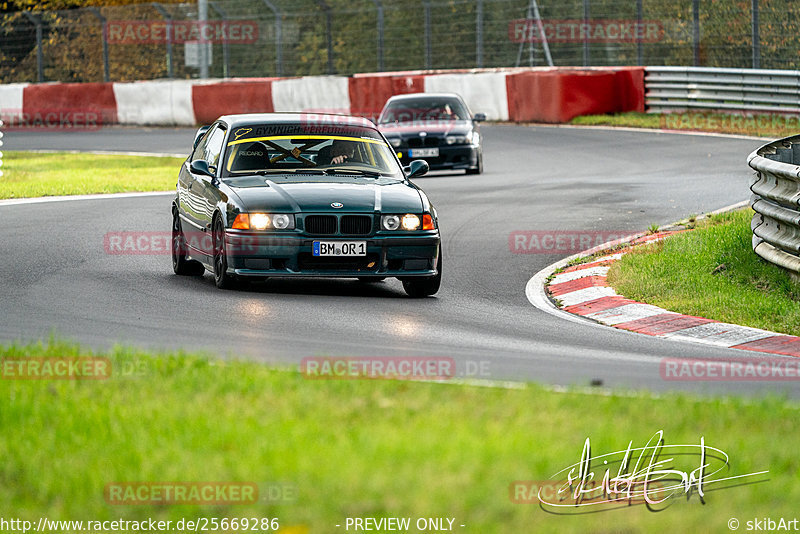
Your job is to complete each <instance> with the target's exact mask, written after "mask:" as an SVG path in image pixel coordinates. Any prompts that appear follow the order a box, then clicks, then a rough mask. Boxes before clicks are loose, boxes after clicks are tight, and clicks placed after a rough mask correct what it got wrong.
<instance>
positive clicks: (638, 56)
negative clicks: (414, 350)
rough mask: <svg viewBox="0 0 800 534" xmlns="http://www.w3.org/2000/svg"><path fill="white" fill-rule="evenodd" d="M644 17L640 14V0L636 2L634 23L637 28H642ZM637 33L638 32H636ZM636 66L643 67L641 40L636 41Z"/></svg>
mask: <svg viewBox="0 0 800 534" xmlns="http://www.w3.org/2000/svg"><path fill="white" fill-rule="evenodd" d="M643 19H644V15H643V14H642V0H636V22H637V23H638V27H637V28H641V27H642V23H643V21H644V20H643ZM637 33H638V31H637ZM636 64H637V65H639V66H640V67H641V66H642V65H644V46H643V44H642V40H641V39H636Z"/></svg>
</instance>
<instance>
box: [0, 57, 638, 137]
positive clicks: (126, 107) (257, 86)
mask: <svg viewBox="0 0 800 534" xmlns="http://www.w3.org/2000/svg"><path fill="white" fill-rule="evenodd" d="M643 80H644V69H643V68H642V67H631V68H617V67H609V68H592V69H574V68H554V69H553V68H532V69H485V70H470V71H465V70H458V71H412V72H396V73H380V74H360V75H357V76H353V77H343V76H316V77H304V78H288V79H276V78H254V79H228V80H202V81H200V80H157V81H147V82H132V83H95V84H39V85H29V86H24V85H6V86H0V113H9V112H10V113H21V112H24V113H28V114H31V113H36V112H41V111H48V112H53V111H59V110H65V111H67V110H70V111H75V110H76V109H80V108H84V107H87V106H95V107H99V108H100V111H102V114H103V124H110V123H113V122H118V123H119V124H131V125H159V126H194V125H195V124H198V123H208V122H210V121H212V120H213V119H215V118H216V117H218V116H220V115H224V114H232V113H247V112H268V111H293V112H314V113H324V112H328V113H342V114H354V115H360V116H364V117H369V118H372V119H374V118H375V117H377V115H378V113H379V112H380V109H381V108H382V107H383V104H384V103H385V102H386V100H387V99H388V98H389V97H390V96H392V95H396V94H403V93H412V92H456V93H459V94H461V95H462V96H463V97H464V99H465V100H466V101H467V103H468V104H469V105H470V107H471V108H472V111H473V112H475V113H484V114H485V115H486V116H487V118H488V119H489V120H500V121H506V120H510V121H514V122H522V121H542V122H566V121H569V120H570V119H572V118H573V117H575V116H577V115H581V114H586V113H611V112H620V111H643V109H644V85H643V83H644V82H643Z"/></svg>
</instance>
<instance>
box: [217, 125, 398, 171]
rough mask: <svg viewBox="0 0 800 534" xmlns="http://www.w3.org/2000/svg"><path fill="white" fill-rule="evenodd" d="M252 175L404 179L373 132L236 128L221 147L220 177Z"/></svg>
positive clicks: (330, 128) (292, 127)
mask: <svg viewBox="0 0 800 534" xmlns="http://www.w3.org/2000/svg"><path fill="white" fill-rule="evenodd" d="M255 173H259V174H265V175H267V174H273V173H274V174H303V175H311V176H314V175H318V176H320V177H323V176H326V177H330V176H337V175H343V176H354V177H360V176H366V177H371V178H378V177H391V178H396V179H402V177H403V174H402V169H401V168H400V165H399V164H398V163H397V160H396V159H395V156H394V154H393V153H392V151H391V149H390V148H389V146H388V145H387V144H386V143H385V142H384V140H383V138H381V136H380V134H379V133H378V132H377V131H375V130H374V129H372V128H366V127H361V126H353V125H343V126H336V125H324V126H322V127H320V126H319V125H311V124H308V125H306V124H263V125H252V126H247V127H242V128H235V129H234V130H233V132H231V136H230V139H229V141H228V145H227V147H226V153H225V168H224V172H223V177H234V176H242V175H246V174H255Z"/></svg>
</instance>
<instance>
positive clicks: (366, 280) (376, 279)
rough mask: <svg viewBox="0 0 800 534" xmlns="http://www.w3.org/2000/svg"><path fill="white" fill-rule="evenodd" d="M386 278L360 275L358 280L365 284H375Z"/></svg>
mask: <svg viewBox="0 0 800 534" xmlns="http://www.w3.org/2000/svg"><path fill="white" fill-rule="evenodd" d="M384 280H386V277H385V276H359V277H358V281H359V282H363V283H364V284H374V283H377V282H383V281H384Z"/></svg>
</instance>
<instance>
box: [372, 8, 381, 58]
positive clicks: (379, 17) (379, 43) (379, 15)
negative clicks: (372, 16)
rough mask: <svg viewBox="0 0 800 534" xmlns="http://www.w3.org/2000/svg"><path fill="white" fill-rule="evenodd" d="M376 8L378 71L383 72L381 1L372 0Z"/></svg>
mask: <svg viewBox="0 0 800 534" xmlns="http://www.w3.org/2000/svg"><path fill="white" fill-rule="evenodd" d="M372 1H373V2H375V7H376V8H377V10H378V72H383V3H382V2H381V0H372Z"/></svg>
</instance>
